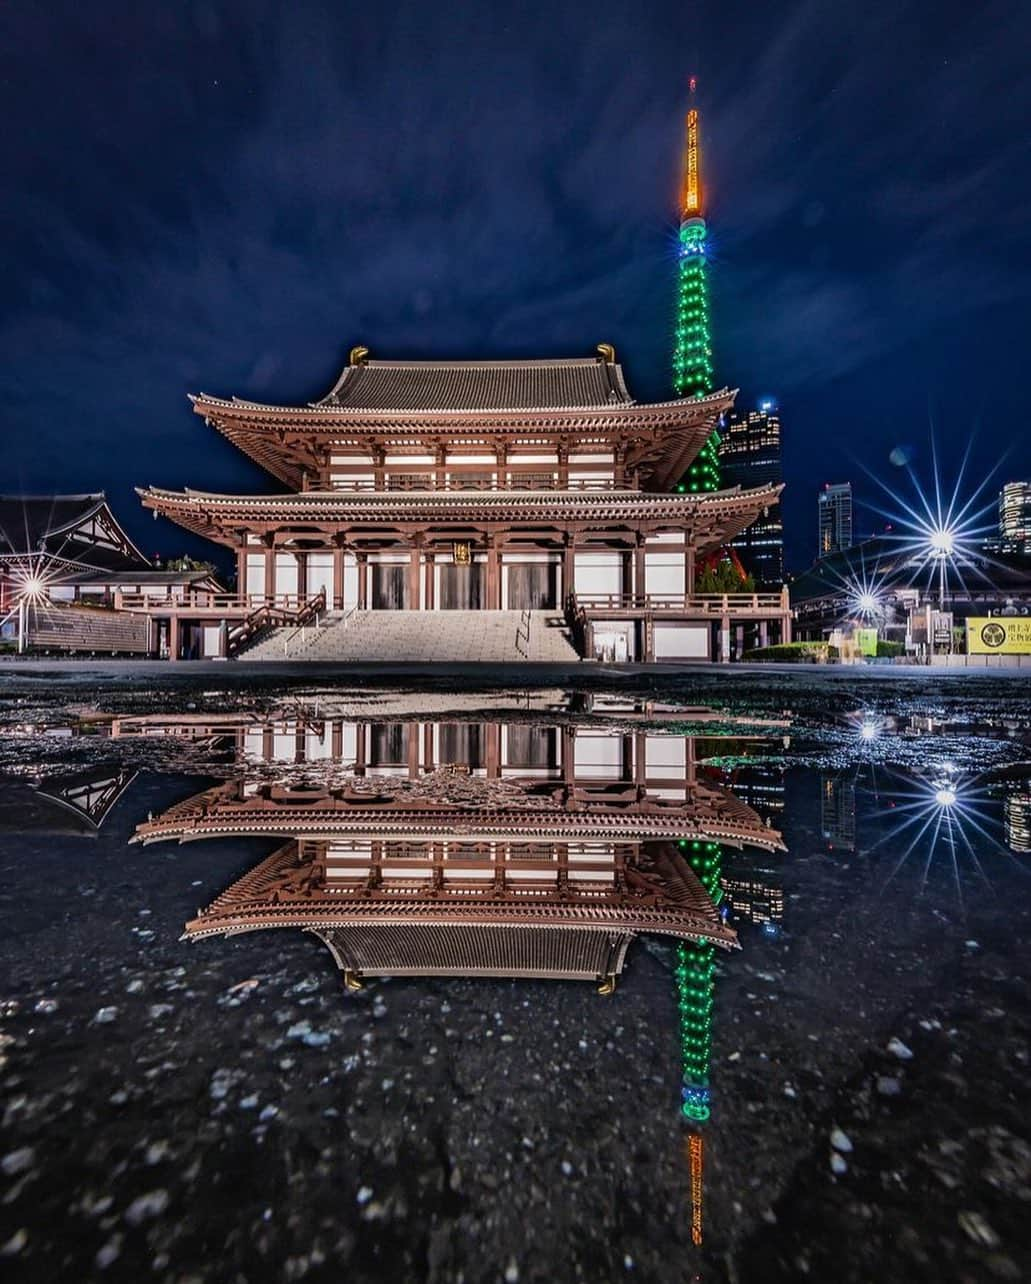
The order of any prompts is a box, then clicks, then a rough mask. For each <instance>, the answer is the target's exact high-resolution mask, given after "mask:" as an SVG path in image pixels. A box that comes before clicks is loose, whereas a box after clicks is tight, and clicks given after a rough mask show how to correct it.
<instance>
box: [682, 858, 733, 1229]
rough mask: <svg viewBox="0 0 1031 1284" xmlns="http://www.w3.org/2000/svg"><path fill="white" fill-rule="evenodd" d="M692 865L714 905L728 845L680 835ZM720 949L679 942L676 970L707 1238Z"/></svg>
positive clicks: (685, 1106)
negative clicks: (706, 1165) (707, 1135)
mask: <svg viewBox="0 0 1031 1284" xmlns="http://www.w3.org/2000/svg"><path fill="white" fill-rule="evenodd" d="M680 848H681V850H682V851H683V852H684V855H685V856H686V858H687V861H688V864H689V865H690V866H691V868H692V869H693V870H694V871H695V873H696V874H697V875H698V877H699V879H700V880H701V882H702V885H703V886H704V887H705V890H706V891H707V892H708V893H709V896H710V897H711V898H712V902H713V904H714V905H717V906H718V905H719V903H720V901H721V899H722V897H723V891H722V888H721V885H720V876H721V873H722V866H723V848H722V847H721V846H720V844H719V843H706V842H698V841H697V840H694V841H689V840H687V839H681V840H680ZM715 953H716V951H715V949H714V948H713V947H712V946H711V945H709V944H708V943H707V942H705V941H701V940H698V941H682V942H681V943H680V944H679V945H678V946H677V961H676V966H675V968H674V970H673V975H674V979H675V981H676V996H677V1020H678V1024H679V1027H680V1063H681V1072H682V1073H681V1088H680V1094H681V1103H680V1111H681V1114H682V1116H683V1119H684V1122H685V1123H686V1124H687V1125H688V1127H689V1128H690V1129H691V1132H690V1133H689V1134H688V1137H687V1146H686V1150H687V1158H688V1164H689V1166H690V1174H691V1239H692V1241H693V1242H694V1243H695V1244H700V1243H701V1242H702V1220H703V1219H702V1195H703V1190H702V1166H703V1156H704V1150H703V1141H702V1136H701V1132H700V1131H699V1129H700V1127H701V1125H702V1124H703V1123H704V1122H705V1121H706V1120H707V1119H708V1118H709V1113H710V1104H711V1090H710V1085H709V1074H710V1066H711V1063H712V1009H713V1003H714V999H715V992H716V959H715Z"/></svg>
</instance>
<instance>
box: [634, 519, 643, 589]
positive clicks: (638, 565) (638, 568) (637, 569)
mask: <svg viewBox="0 0 1031 1284" xmlns="http://www.w3.org/2000/svg"><path fill="white" fill-rule="evenodd" d="M644 539H645V537H644V535H643V534H639V535H638V536H637V544H636V545H635V547H634V595H635V596H636V597H637V598H638V599H639V600H640V601H641V602H643V601H644V594H645V588H644V585H645V561H644V553H645V549H644Z"/></svg>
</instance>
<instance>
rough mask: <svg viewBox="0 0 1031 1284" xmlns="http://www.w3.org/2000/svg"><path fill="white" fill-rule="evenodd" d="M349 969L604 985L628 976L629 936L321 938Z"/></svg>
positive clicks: (451, 928)
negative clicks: (606, 980) (618, 976)
mask: <svg viewBox="0 0 1031 1284" xmlns="http://www.w3.org/2000/svg"><path fill="white" fill-rule="evenodd" d="M316 934H317V935H318V936H320V937H321V938H322V940H323V941H325V943H326V944H327V945H328V946H329V948H330V950H331V951H332V953H333V957H334V958H335V959H336V962H337V966H338V967H339V968H340V969H341V970H342V971H348V972H355V973H358V974H359V975H361V974H365V975H374V976H375V975H379V976H388V975H389V976H517V977H550V978H552V979H558V980H595V979H597V980H600V979H602V978H603V977H607V976H614V975H616V974H617V973H618V972H620V971H621V970H622V966H623V955H624V954H625V953H626V948H627V946H628V945H629V944H630V942H631V940H632V939H633V934H632V933H629V932H617V931H607V932H596V931H583V930H577V929H576V928H568V927H565V928H563V927H527V926H512V927H498V926H489V925H484V924H479V925H476V926H470V925H468V924H459V923H449V924H447V925H442V924H433V923H430V924H425V925H421V924H417V923H398V924H375V923H359V924H355V925H354V926H351V927H347V928H324V929H322V930H320V931H318V932H317V933H316Z"/></svg>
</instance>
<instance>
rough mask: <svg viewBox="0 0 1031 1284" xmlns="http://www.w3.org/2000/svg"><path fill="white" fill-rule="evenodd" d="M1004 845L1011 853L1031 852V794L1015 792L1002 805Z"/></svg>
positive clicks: (1008, 795)
mask: <svg viewBox="0 0 1031 1284" xmlns="http://www.w3.org/2000/svg"><path fill="white" fill-rule="evenodd" d="M1003 815H1004V818H1005V825H1006V844H1007V846H1008V847H1009V849H1010V851H1011V852H1022V853H1023V852H1031V792H1029V791H1028V790H1026V789H1023V790H1016V791H1015V792H1013V793H1010V794H1007V795H1006V800H1005V802H1004V804H1003Z"/></svg>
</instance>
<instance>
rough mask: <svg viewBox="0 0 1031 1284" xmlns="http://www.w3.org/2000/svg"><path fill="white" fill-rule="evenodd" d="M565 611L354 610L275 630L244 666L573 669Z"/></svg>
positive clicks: (249, 652) (247, 653)
mask: <svg viewBox="0 0 1031 1284" xmlns="http://www.w3.org/2000/svg"><path fill="white" fill-rule="evenodd" d="M579 658H580V657H579V655H578V654H577V651H576V648H575V647H574V646H573V644H572V642H571V641H570V637H569V629H568V627H567V625H566V623H565V620H564V619H563V618H562V613H561V611H557V610H556V611H529V612H523V611H352V612H351V613H350V614H349V615H330V616H324V617H323V620H322V627H321V628H319V629H316V628H314V627H312V626H311V625H309V626H308V627H307V628H306V629H303V630H300V629H294V628H282V629H270V630H269V631H268V632H267V633H264V634H263V635H262V636H261V638H260V639H259V640H258V641H256V642H255V643H254V644H253V645H252V646H250V647H248V648H247V649H246V650H244V651H241V652H240V655H239V659H240V661H241V662H249V661H252V660H256V661H261V660H264V661H276V660H278V661H280V662H282V661H284V660H285V661H287V662H290V663H292V662H295V661H296V662H308V661H311V662H321V663H340V664H347V663H382V664H406V663H408V664H421V663H426V664H434V663H436V664H446V663H452V664H453V663H456V662H469V663H471V664H522V663H526V662H530V663H551V664H570V663H575V662H576V661H577V660H579Z"/></svg>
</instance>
